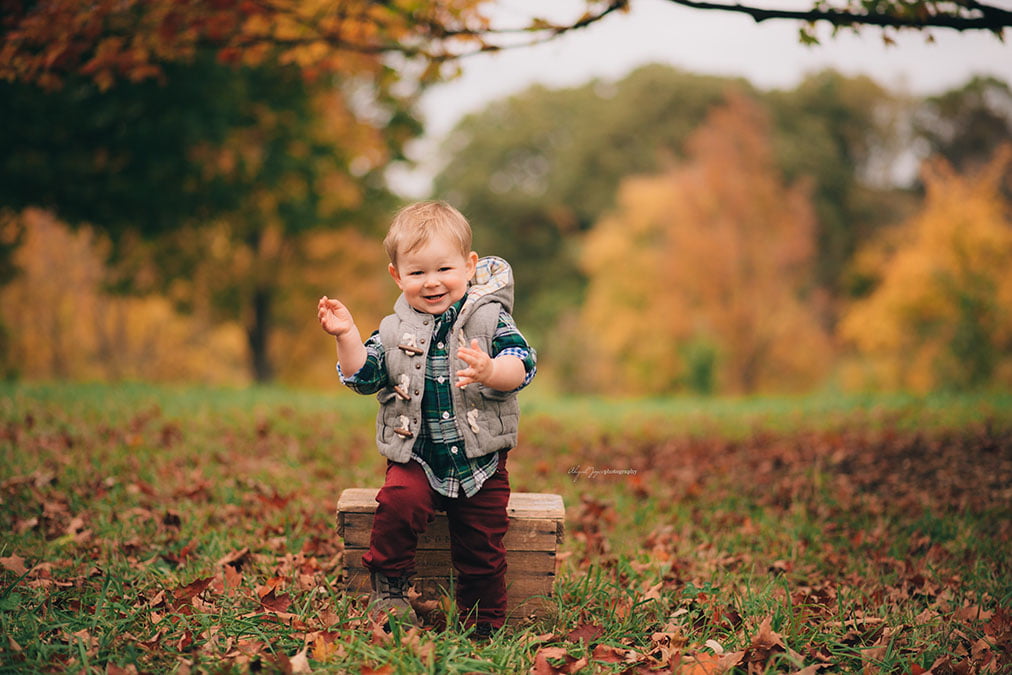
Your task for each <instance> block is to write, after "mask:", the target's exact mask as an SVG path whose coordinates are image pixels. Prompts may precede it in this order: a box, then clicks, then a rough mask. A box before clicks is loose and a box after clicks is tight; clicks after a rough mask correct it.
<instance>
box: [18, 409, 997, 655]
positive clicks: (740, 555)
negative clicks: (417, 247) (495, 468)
mask: <svg viewBox="0 0 1012 675" xmlns="http://www.w3.org/2000/svg"><path fill="white" fill-rule="evenodd" d="M292 418H293V415H292V413H291V412H289V413H287V414H286V415H285V416H284V421H285V424H284V426H285V427H291V426H292V424H291V419H292ZM304 421H306V422H307V425H306V429H305V433H304V434H303V435H296V434H294V433H292V432H291V431H286V430H283V429H282V428H280V427H282V424H281V423H280V422H279V423H272V422H271V420H265V419H264V418H260V419H258V420H257V421H255V422H253V423H251V424H250V426H249V427H248V428H245V429H244V428H243V427H242V426H241V424H240V425H239V426H235V425H234V424H229V423H225V422H220V423H218V424H212V425H211V426H210V428H208V429H203V430H202V431H201V432H200V433H199V434H195V433H194V432H192V431H191V430H190V429H189V428H187V427H186V426H185V425H184V424H182V423H181V422H179V421H177V420H171V419H165V418H164V417H163V415H162V413H161V412H160V411H159V410H158V409H157V408H149V409H145V410H142V411H140V412H138V413H137V414H136V415H135V416H134V417H132V418H131V419H129V420H127V421H126V422H125V423H123V424H122V425H121V426H116V425H113V424H109V423H105V422H101V423H95V422H88V421H87V420H80V419H73V420H69V421H67V420H64V421H59V420H54V419H53V415H52V414H51V412H50V411H47V410H45V409H41V408H40V409H36V410H35V411H33V412H32V413H31V414H28V415H25V416H23V417H21V418H20V419H13V420H11V419H8V420H6V421H5V422H4V425H5V426H4V428H3V429H2V430H0V441H2V442H3V443H4V447H5V450H4V452H5V456H7V457H11V458H12V459H13V460H14V461H11V462H9V463H8V466H9V467H11V468H10V469H5V470H4V473H3V474H0V478H2V481H0V495H2V499H3V501H2V504H3V510H2V515H0V519H2V522H0V526H2V528H3V531H4V532H6V533H7V534H5V535H3V543H2V549H0V584H2V585H0V588H2V596H0V597H2V600H0V618H2V619H3V622H4V629H5V631H4V632H5V633H6V637H5V639H4V640H3V644H0V656H2V660H3V663H5V664H6V665H7V666H8V667H9V668H10V669H13V670H17V669H21V670H24V671H25V672H29V671H32V670H34V669H37V668H39V665H40V664H41V663H43V662H45V663H46V664H48V665H47V666H46V669H49V670H82V669H83V670H88V669H99V670H105V671H106V672H156V671H162V670H165V669H176V670H178V671H180V672H188V671H192V670H195V669H200V668H220V667H235V668H240V669H251V670H263V669H268V670H276V671H279V672H293V673H301V672H310V671H311V670H313V669H315V668H320V667H323V668H332V669H338V670H341V669H344V668H346V667H349V666H350V667H353V669H354V670H356V671H357V672H397V671H396V669H391V666H390V664H388V663H383V662H382V661H381V659H378V658H377V654H378V653H382V652H376V651H375V650H377V649H379V650H401V651H403V652H405V653H407V654H409V655H410V658H411V659H413V660H414V661H412V662H417V663H432V662H433V661H434V660H437V659H439V658H440V655H441V654H442V652H440V651H439V648H438V645H439V644H440V641H441V640H444V639H445V638H444V637H441V636H442V635H443V634H442V633H440V632H439V631H438V630H436V629H434V628H432V627H426V628H423V629H421V630H418V629H413V630H412V631H407V632H405V633H403V634H401V635H400V636H399V638H396V639H395V638H394V636H392V635H391V634H389V633H386V632H384V631H382V630H379V631H377V629H376V626H375V625H374V624H371V623H370V622H369V621H368V619H367V618H366V617H365V615H364V611H363V610H364V608H363V607H362V604H361V602H360V601H359V599H357V598H351V597H348V596H347V595H346V594H345V593H344V592H343V578H342V568H343V548H342V545H341V542H340V540H339V539H338V538H337V537H336V533H335V532H334V527H333V525H334V523H333V511H334V508H335V495H336V494H338V493H339V491H340V489H341V488H343V487H352V486H355V485H356V484H358V485H360V484H362V483H361V481H362V480H363V479H362V478H359V477H358V476H373V479H372V480H376V478H375V472H376V466H375V465H369V464H368V462H362V461H359V463H361V464H364V466H363V467H362V468H361V469H360V473H358V474H356V473H351V474H349V475H348V476H347V477H344V478H342V476H341V475H340V473H339V472H338V471H337V470H335V469H334V468H333V467H332V466H329V465H328V462H329V461H331V460H332V459H333V458H331V457H329V455H326V454H325V453H318V454H314V453H313V452H312V451H310V449H311V448H326V449H327V452H328V453H329V452H330V449H331V448H333V447H334V445H335V440H334V438H333V436H332V432H331V431H330V430H329V429H327V426H326V425H325V424H323V423H321V422H320V421H319V420H318V419H308V418H307V420H304ZM535 423H536V422H535ZM532 436H533V437H535V438H538V437H539V435H538V434H532ZM547 436H549V435H542V436H540V437H547ZM368 442H369V441H368V437H367V436H364V435H362V436H356V437H354V440H353V442H352V445H353V446H354V447H349V448H348V450H347V452H348V454H349V456H354V457H368V456H369V454H368V449H367V448H365V447H364V446H365V445H367V444H368ZM546 443H547V442H546ZM552 456H556V457H558V458H559V459H558V465H559V466H560V467H562V466H563V464H565V463H570V462H571V464H568V465H570V466H571V465H574V464H577V463H583V464H584V465H588V466H589V465H593V466H599V467H605V466H614V467H622V468H623V469H625V471H624V472H621V473H620V472H616V473H615V474H613V475H604V476H603V477H600V478H597V479H594V480H576V481H574V480H570V479H569V477H568V476H566V475H565V473H564V471H565V470H564V468H560V469H559V470H558V471H557V472H555V473H554V474H553V472H552V471H551V470H550V468H549V469H546V467H545V465H544V462H545V460H543V459H537V460H535V459H534V458H543V457H552ZM514 457H515V459H514V460H513V461H514V468H513V469H512V473H514V475H515V478H514V480H515V481H516V484H515V485H514V489H515V490H525V489H530V490H541V491H558V492H562V493H563V494H564V497H565V499H566V503H567V505H568V507H569V509H568V514H567V537H566V540H565V543H564V545H563V548H562V550H561V551H560V554H559V560H560V563H559V578H560V580H559V583H558V588H557V596H558V598H557V599H558V605H559V612H558V616H557V617H556V619H555V620H554V622H552V621H548V622H546V621H544V620H528V621H517V622H516V623H515V624H514V625H512V626H511V629H510V630H511V631H512V632H511V633H509V637H508V638H507V639H508V640H509V644H511V645H512V648H513V649H514V650H515V651H517V652H519V653H520V654H521V659H520V662H521V663H523V664H525V665H524V666H523V669H524V670H527V669H529V670H530V672H532V673H536V674H545V673H573V672H583V671H587V672H595V671H598V672H613V673H614V672H625V673H661V674H663V673H726V672H742V673H749V674H751V673H764V672H785V673H804V674H806V675H808V674H810V673H816V672H820V673H823V672H851V671H854V670H860V671H862V672H865V673H878V672H904V673H929V672H930V673H937V674H944V673H1001V672H1006V671H1007V670H1009V669H1012V608H1010V601H1012V600H1010V598H1012V590H1010V585H1009V579H1010V578H1012V571H1010V569H1009V560H1010V559H1012V546H1010V540H1012V509H1010V503H1012V436H1010V433H1009V432H1008V431H1005V430H1002V429H999V428H995V427H993V426H989V425H982V426H979V427H973V428H965V429H958V430H936V431H932V432H918V431H901V430H897V429H892V428H889V427H886V428H884V429H879V430H864V429H861V428H860V427H859V426H857V425H855V428H853V429H851V430H847V431H821V432H816V431H812V432H791V433H771V432H756V433H754V434H752V435H750V436H748V437H746V438H742V439H738V440H731V439H727V438H721V437H719V436H716V435H715V436H713V437H707V438H701V437H676V436H673V435H668V434H665V433H663V432H657V433H654V434H640V435H636V434H629V435H616V434H614V433H602V434H600V436H598V437H593V436H591V437H588V436H587V435H586V434H583V435H581V436H579V437H577V436H575V435H574V436H573V437H572V438H566V437H565V435H562V436H561V437H560V438H558V439H557V440H556V441H555V444H554V445H547V444H546V445H545V446H544V447H541V445H539V444H532V445H528V446H526V447H524V446H522V447H520V448H518V449H517V451H516V452H515V454H514ZM19 469H20V470H19ZM630 505H635V507H634V508H630ZM22 608H30V610H31V614H32V617H31V618H30V619H21V620H19V619H18V618H16V615H15V614H14V613H13V612H14V611H15V609H22ZM354 635H359V636H362V640H361V643H356V642H354V641H353V640H352V641H349V640H351V637H350V636H354ZM475 649H476V650H479V649H480V648H478V647H475ZM369 650H373V651H369ZM475 653H480V652H479V651H476V652H475ZM370 654H372V656H370ZM124 655H128V656H124ZM511 667H513V668H515V667H516V666H515V665H514V666H511Z"/></svg>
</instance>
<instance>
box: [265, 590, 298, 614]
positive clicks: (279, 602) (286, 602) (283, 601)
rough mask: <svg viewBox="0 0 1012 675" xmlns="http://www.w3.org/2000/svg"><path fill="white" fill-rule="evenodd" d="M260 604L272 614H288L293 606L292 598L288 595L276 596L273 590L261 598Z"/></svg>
mask: <svg viewBox="0 0 1012 675" xmlns="http://www.w3.org/2000/svg"><path fill="white" fill-rule="evenodd" d="M260 604H261V605H262V606H263V607H264V609H267V610H270V611H272V612H287V611H288V608H289V607H290V606H291V604H292V598H291V597H290V596H289V595H287V594H282V595H276V594H275V593H274V589H273V588H272V589H271V590H270V592H269V593H268V594H267V595H265V596H263V597H261V598H260Z"/></svg>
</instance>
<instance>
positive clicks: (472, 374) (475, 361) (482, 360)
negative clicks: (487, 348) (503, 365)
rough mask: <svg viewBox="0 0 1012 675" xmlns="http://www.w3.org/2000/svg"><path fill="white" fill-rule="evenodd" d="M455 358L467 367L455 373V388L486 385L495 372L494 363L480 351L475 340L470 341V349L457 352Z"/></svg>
mask: <svg viewBox="0 0 1012 675" xmlns="http://www.w3.org/2000/svg"><path fill="white" fill-rule="evenodd" d="M457 358H459V359H460V360H461V361H463V362H464V363H466V364H467V365H468V367H467V368H464V369H462V370H458V371H457V386H458V387H461V388H463V387H466V386H467V385H469V384H474V383H476V382H477V383H487V382H488V381H489V380H490V379H491V378H492V373H494V372H495V361H494V360H493V359H492V357H491V356H489V355H488V354H486V353H485V352H484V351H482V349H481V347H479V346H478V341H477V340H471V346H470V347H461V348H460V349H458V350H457Z"/></svg>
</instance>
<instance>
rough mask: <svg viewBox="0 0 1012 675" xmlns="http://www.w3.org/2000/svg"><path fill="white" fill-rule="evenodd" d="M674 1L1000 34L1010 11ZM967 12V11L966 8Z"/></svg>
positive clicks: (811, 18)
mask: <svg viewBox="0 0 1012 675" xmlns="http://www.w3.org/2000/svg"><path fill="white" fill-rule="evenodd" d="M668 2H671V3H673V4H676V5H681V6H683V7H690V8H692V9H705V10H718V11H728V12H737V13H740V14H747V15H748V16H750V17H752V18H753V19H754V20H755V21H756V23H759V22H762V21H768V20H770V19H792V20H796V21H805V22H808V23H815V22H819V21H824V22H827V23H830V24H832V25H834V26H880V27H888V28H912V29H924V28H951V29H953V30H957V31H966V30H988V31H992V32H994V33H996V34H998V35H999V36H1000V35H1001V32H1002V29H1004V28H1008V27H1010V26H1012V11H1009V10H1006V9H1002V8H1000V7H995V6H993V5H985V4H983V3H980V2H977V1H976V0H966V1H965V2H963V3H961V4H962V5H963V9H960V8H958V5H956V4H955V3H953V4H954V5H955V6H956V7H957V9H955V10H954V11H951V12H945V11H939V10H940V7H939V5H937V4H935V5H934V9H935V10H936V11H934V12H923V13H916V14H915V13H913V12H900V11H885V12H882V13H877V14H868V13H861V12H858V11H855V10H850V9H831V8H830V9H822V8H819V7H813V8H812V9H809V10H788V9H764V8H760V7H752V6H750V5H741V4H734V5H730V4H726V3H720V2H707V1H706V0H668ZM967 11H968V12H969V13H968V12H967Z"/></svg>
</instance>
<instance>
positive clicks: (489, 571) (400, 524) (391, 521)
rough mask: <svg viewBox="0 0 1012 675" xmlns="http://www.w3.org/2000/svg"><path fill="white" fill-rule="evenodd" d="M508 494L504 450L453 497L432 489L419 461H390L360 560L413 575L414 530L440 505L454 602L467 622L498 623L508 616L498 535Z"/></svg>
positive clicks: (500, 535) (506, 521)
mask: <svg viewBox="0 0 1012 675" xmlns="http://www.w3.org/2000/svg"><path fill="white" fill-rule="evenodd" d="M509 498H510V484H509V473H508V472H507V471H506V453H505V452H501V453H500V455H499V468H498V469H497V470H496V472H495V473H494V474H493V475H492V476H490V477H489V478H488V480H486V481H485V484H484V485H482V486H481V490H479V491H478V493H477V494H475V495H474V496H473V497H464V496H460V497H458V498H456V499H449V498H447V497H444V496H442V495H440V494H439V493H438V492H436V491H435V490H433V489H432V487H430V486H429V481H428V479H427V478H426V477H425V471H424V469H422V466H421V465H420V464H419V463H418V462H415V461H413V460H412V461H409V462H406V463H404V464H398V463H396V462H388V463H387V475H386V481H385V482H384V484H383V487H382V488H381V489H380V491H379V494H378V495H376V501H377V502H378V505H377V507H376V516H375V518H374V520H373V526H372V534H371V535H370V538H369V551H368V552H367V553H366V554H365V556H364V557H363V558H362V562H363V564H364V565H365V566H366V568H367V569H369V571H370V572H378V573H381V574H385V575H387V576H411V575H413V574H414V573H415V550H416V549H417V547H418V535H420V534H421V533H423V532H424V531H425V528H426V527H427V526H428V524H429V523H430V522H432V520H433V518H434V517H435V511H436V510H444V511H446V517H447V520H448V524H449V528H450V557H451V559H452V560H453V567H454V569H455V570H456V571H457V578H456V592H457V607H458V608H459V610H460V612H461V615H463V616H465V617H466V618H465V622H466V623H467V624H468V625H470V624H473V623H475V622H478V621H480V622H483V623H490V624H492V626H493V627H495V628H499V627H501V626H502V625H503V623H504V622H505V620H506V548H505V547H504V546H503V543H502V540H503V536H504V535H505V534H506V529H507V527H508V526H509V518H508V516H507V515H506V505H507V504H508V502H509Z"/></svg>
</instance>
